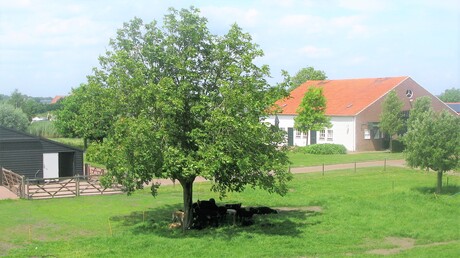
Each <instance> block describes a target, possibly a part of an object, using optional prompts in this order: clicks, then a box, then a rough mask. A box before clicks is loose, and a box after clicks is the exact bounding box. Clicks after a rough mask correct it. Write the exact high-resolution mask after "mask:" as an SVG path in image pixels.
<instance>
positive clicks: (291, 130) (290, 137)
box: [288, 127, 294, 146]
mask: <svg viewBox="0 0 460 258" xmlns="http://www.w3.org/2000/svg"><path fill="white" fill-rule="evenodd" d="M288 146H294V128H292V127H288Z"/></svg>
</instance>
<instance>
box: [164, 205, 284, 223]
mask: <svg viewBox="0 0 460 258" xmlns="http://www.w3.org/2000/svg"><path fill="white" fill-rule="evenodd" d="M192 212H193V216H192V218H193V219H192V224H191V227H190V228H191V229H203V228H205V227H208V226H211V227H218V226H219V224H222V223H226V222H227V221H229V220H231V221H232V223H233V225H236V224H239V225H242V226H249V225H252V224H254V220H253V216H254V215H255V214H259V215H263V214H272V213H278V211H276V210H274V209H271V208H269V207H265V206H260V207H247V208H245V207H241V203H236V204H225V205H223V206H218V205H217V204H216V201H215V200H214V199H213V198H211V199H209V200H208V201H198V202H195V203H193V204H192ZM184 215H185V214H184V212H183V211H181V210H178V211H175V212H173V214H172V220H173V221H172V224H171V225H170V227H181V226H182V224H183V220H184Z"/></svg>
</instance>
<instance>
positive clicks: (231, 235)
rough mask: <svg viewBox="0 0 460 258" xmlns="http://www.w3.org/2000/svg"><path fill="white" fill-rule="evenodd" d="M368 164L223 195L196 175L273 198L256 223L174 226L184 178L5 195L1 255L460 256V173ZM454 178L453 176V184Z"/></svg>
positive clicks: (246, 201)
mask: <svg viewBox="0 0 460 258" xmlns="http://www.w3.org/2000/svg"><path fill="white" fill-rule="evenodd" d="M435 183H436V174H435V173H427V172H422V171H419V170H412V169H402V168H387V169H386V171H383V170H382V168H363V169H358V170H357V172H354V170H342V171H334V172H328V173H326V174H325V175H324V176H323V175H321V173H310V174H296V175H294V179H293V180H292V181H291V182H290V183H289V189H290V190H289V192H288V194H287V195H286V196H284V197H281V196H277V195H273V194H269V193H267V192H264V191H261V190H259V189H251V188H249V189H246V190H245V191H244V192H242V193H230V194H229V195H228V196H227V197H226V198H224V199H222V200H220V199H218V196H217V195H216V194H215V193H213V192H210V191H209V189H210V183H196V184H195V186H194V200H198V199H200V200H205V199H209V198H215V199H216V200H217V203H218V204H224V203H234V202H241V203H243V206H261V205H263V206H270V207H272V208H276V209H278V210H279V213H278V214H270V215H256V216H255V218H254V221H255V223H254V225H251V226H246V227H242V226H234V225H232V223H225V224H223V225H221V226H220V227H217V228H206V229H203V230H189V231H186V232H182V230H180V229H169V228H168V224H169V223H170V221H171V212H172V211H173V210H175V209H179V208H180V207H181V202H182V191H181V187H180V186H179V185H176V186H162V187H160V192H159V195H158V196H157V197H156V198H154V197H152V196H151V194H150V192H149V191H148V190H142V191H138V192H136V193H134V194H133V195H131V196H126V195H106V196H85V197H78V198H67V199H50V200H34V201H30V200H3V201H0V218H1V223H0V256H2V255H3V256H6V257H344V256H357V257H373V256H379V255H392V256H397V257H458V256H459V254H460V230H459V228H460V220H459V213H460V194H459V192H460V177H459V176H458V174H457V175H452V174H451V175H448V176H445V177H444V193H443V194H442V195H435V194H434V186H435ZM447 184H448V185H447Z"/></svg>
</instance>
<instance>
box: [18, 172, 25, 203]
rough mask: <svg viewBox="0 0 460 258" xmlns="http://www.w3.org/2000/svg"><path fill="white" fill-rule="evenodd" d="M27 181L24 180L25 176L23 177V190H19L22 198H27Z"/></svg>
mask: <svg viewBox="0 0 460 258" xmlns="http://www.w3.org/2000/svg"><path fill="white" fill-rule="evenodd" d="M25 183H26V182H25V180H24V176H21V186H20V187H21V189H20V190H19V191H20V194H19V195H20V196H19V197H20V198H25V196H26V184H25Z"/></svg>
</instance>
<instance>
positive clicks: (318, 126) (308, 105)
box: [294, 87, 332, 133]
mask: <svg viewBox="0 0 460 258" xmlns="http://www.w3.org/2000/svg"><path fill="white" fill-rule="evenodd" d="M297 114H298V115H297V116H296V117H295V118H294V128H295V129H296V130H298V131H301V132H304V133H307V132H308V131H309V130H322V129H324V128H325V127H328V128H329V127H331V126H332V124H331V122H330V118H329V117H328V116H326V97H325V96H324V94H323V88H322V87H310V88H308V91H307V92H306V93H305V95H304V97H303V99H302V102H301V103H300V105H299V107H298V108H297Z"/></svg>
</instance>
